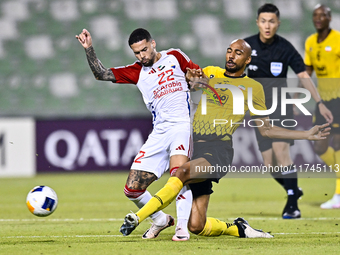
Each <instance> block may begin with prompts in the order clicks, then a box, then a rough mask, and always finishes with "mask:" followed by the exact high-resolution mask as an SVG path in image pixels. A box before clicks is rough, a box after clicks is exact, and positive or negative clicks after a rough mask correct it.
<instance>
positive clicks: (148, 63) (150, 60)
mask: <svg viewBox="0 0 340 255" xmlns="http://www.w3.org/2000/svg"><path fill="white" fill-rule="evenodd" d="M155 59H156V53H155V52H154V51H153V52H152V53H151V54H150V59H149V61H147V62H145V63H144V64H143V66H147V67H149V66H152V65H153V64H154V63H155Z"/></svg>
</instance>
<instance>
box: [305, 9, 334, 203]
mask: <svg viewBox="0 0 340 255" xmlns="http://www.w3.org/2000/svg"><path fill="white" fill-rule="evenodd" d="M330 21H331V10H330V8H329V7H327V6H325V5H320V4H318V5H317V6H316V7H315V8H314V11H313V23H314V26H315V29H316V31H317V33H315V34H312V35H311V36H309V37H308V38H307V40H306V44H305V65H306V71H307V73H308V74H309V75H312V73H313V71H315V73H316V76H317V78H318V90H319V94H320V96H321V98H322V100H323V101H324V104H325V105H326V106H327V108H328V109H329V110H330V111H331V112H332V114H333V116H334V120H333V122H332V124H331V126H332V130H331V135H330V136H329V137H328V138H327V139H325V140H321V141H316V142H315V143H314V150H315V152H316V153H317V154H318V155H319V156H320V158H321V159H322V160H323V161H324V162H325V164H326V165H328V166H331V167H332V170H333V171H334V170H335V171H338V172H337V174H336V176H337V179H336V188H335V194H334V196H333V198H332V199H331V200H329V201H327V202H325V203H323V204H321V208H323V209H333V208H340V172H339V165H340V111H339V107H340V32H339V31H337V30H334V29H331V28H330V26H329V23H330ZM313 120H314V123H315V124H320V123H323V122H324V121H325V119H324V118H323V117H322V116H321V115H320V112H319V110H318V107H316V110H315V116H314V119H313ZM331 141H332V146H331V145H330V142H331Z"/></svg>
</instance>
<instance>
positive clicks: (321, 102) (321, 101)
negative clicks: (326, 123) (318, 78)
mask: <svg viewBox="0 0 340 255" xmlns="http://www.w3.org/2000/svg"><path fill="white" fill-rule="evenodd" d="M319 104H324V103H323V100H322V99H321V100H320V101H319V102H317V103H316V105H317V106H319Z"/></svg>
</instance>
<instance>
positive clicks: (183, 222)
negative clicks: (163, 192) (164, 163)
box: [176, 185, 192, 232]
mask: <svg viewBox="0 0 340 255" xmlns="http://www.w3.org/2000/svg"><path fill="white" fill-rule="evenodd" d="M191 206H192V192H191V190H190V188H189V186H188V185H185V186H184V187H183V188H182V189H181V191H180V192H179V194H178V196H177V198H176V209H177V226H176V228H181V229H183V230H184V231H187V232H188V221H189V217H190V213H191Z"/></svg>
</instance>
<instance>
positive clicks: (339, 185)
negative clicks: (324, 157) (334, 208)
mask: <svg viewBox="0 0 340 255" xmlns="http://www.w3.org/2000/svg"><path fill="white" fill-rule="evenodd" d="M334 155H335V157H334V158H335V164H338V165H339V166H335V168H334V170H336V171H337V169H339V168H337V167H340V150H338V151H336V152H334ZM336 178H337V179H336V185H335V194H339V195H340V171H338V172H336Z"/></svg>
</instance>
